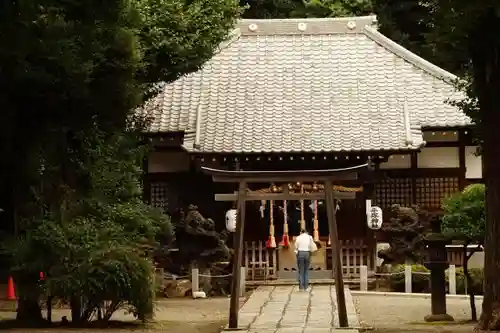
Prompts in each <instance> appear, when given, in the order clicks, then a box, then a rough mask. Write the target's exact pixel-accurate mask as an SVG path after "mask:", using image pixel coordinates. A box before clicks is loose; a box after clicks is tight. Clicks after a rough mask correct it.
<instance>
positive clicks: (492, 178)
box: [468, 9, 500, 330]
mask: <svg viewBox="0 0 500 333" xmlns="http://www.w3.org/2000/svg"><path fill="white" fill-rule="evenodd" d="M499 25H500V19H499V18H498V17H497V15H496V13H495V12H494V10H492V9H489V10H488V9H487V10H485V14H484V15H483V17H481V18H480V20H478V24H477V25H476V26H474V27H475V31H471V33H470V36H469V40H470V44H469V45H468V46H469V52H470V54H471V60H472V67H473V88H474V90H475V92H476V93H477V95H478V99H479V106H480V112H479V119H478V125H479V129H480V135H481V136H482V139H483V147H482V148H483V172H484V174H483V178H484V180H485V184H486V226H485V238H484V251H485V253H484V300H483V312H482V314H481V318H480V322H479V328H481V329H493V330H498V329H500V270H499V268H498V267H500V135H498V125H499V124H500V94H499V91H500V59H499V55H500V39H499V38H498V36H497V35H498V33H497V32H496V30H497V29H496V27H498V26H499Z"/></svg>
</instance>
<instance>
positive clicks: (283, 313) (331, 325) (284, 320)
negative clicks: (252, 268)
mask: <svg viewBox="0 0 500 333" xmlns="http://www.w3.org/2000/svg"><path fill="white" fill-rule="evenodd" d="M345 294H346V303H347V315H348V320H349V327H352V328H350V329H345V328H344V329H340V328H339V320H338V313H337V299H336V293H335V287H334V286H328V285H327V286H320V285H315V286H312V287H311V288H310V289H309V290H308V291H299V289H298V287H297V286H276V287H272V286H261V287H259V288H257V289H256V290H255V291H254V292H253V293H252V295H251V296H250V298H249V299H248V301H247V302H246V303H245V304H244V305H243V306H242V307H241V309H240V313H239V327H240V330H239V332H242V331H243V332H247V333H257V332H258V333H330V332H336V333H343V332H350V333H354V332H357V330H356V328H359V326H360V325H359V319H358V316H357V314H356V310H355V308H354V302H353V299H352V296H351V293H350V291H349V289H345ZM242 329H243V330H242ZM245 330H246V331H245Z"/></svg>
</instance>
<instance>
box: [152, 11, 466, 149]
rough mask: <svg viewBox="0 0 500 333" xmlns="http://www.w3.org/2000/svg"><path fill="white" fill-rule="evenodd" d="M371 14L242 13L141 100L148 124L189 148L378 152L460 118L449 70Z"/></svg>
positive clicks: (415, 142) (413, 145)
mask: <svg viewBox="0 0 500 333" xmlns="http://www.w3.org/2000/svg"><path fill="white" fill-rule="evenodd" d="M373 20H374V17H361V18H348V19H290V20H243V21H242V22H240V25H239V29H238V31H237V33H236V34H235V36H234V37H233V39H232V40H231V41H229V42H228V43H227V45H225V46H224V47H223V48H222V50H221V51H220V53H218V54H217V55H216V56H215V57H214V58H213V59H212V60H210V61H209V62H208V63H207V64H206V65H205V66H204V68H203V69H202V70H200V71H198V72H196V73H192V74H190V75H187V76H185V77H183V78H181V79H179V80H177V81H176V82H174V83H172V84H169V85H166V86H165V87H164V89H163V92H162V93H161V94H160V95H158V96H157V97H156V98H155V99H153V100H152V101H150V102H149V103H148V104H146V105H145V107H144V109H143V112H146V113H147V114H149V115H152V116H153V123H152V125H151V131H162V132H165V131H186V133H187V135H186V140H185V147H186V148H187V149H188V150H190V151H203V152H285V151H286V152H295V151H297V152H299V151H309V152H315V151H361V150H363V151H366V150H369V151H379V150H405V149H417V148H418V147H420V146H421V145H422V143H423V141H422V140H423V139H422V133H421V127H426V126H427V127H429V126H431V127H432V126H463V125H466V124H468V123H469V120H468V118H467V117H465V116H464V115H463V114H462V113H461V112H460V111H458V110H457V109H456V108H454V107H451V106H449V105H447V104H446V103H445V100H446V99H448V98H453V97H454V96H456V97H459V96H460V95H457V93H456V92H455V90H454V88H453V85H452V84H451V81H452V80H453V79H454V77H453V75H451V74H449V73H447V72H445V71H444V70H442V69H440V68H438V67H436V66H434V65H432V64H430V63H428V62H426V61H425V60H423V59H421V58H419V57H418V56H416V55H414V54H412V53H411V52H409V51H407V50H405V49H404V48H402V47H401V46H399V45H397V44H396V43H394V42H392V41H390V40H389V39H387V38H386V37H384V36H383V35H381V34H380V33H379V32H377V31H376V30H375V29H374V28H371V27H370V26H367V25H369V24H371V22H372V21H373ZM351 22H354V23H355V26H354V27H353V25H352V23H351ZM301 23H305V24H306V26H305V30H304V31H301V30H300V29H299V24H301ZM252 24H254V25H255V26H256V27H257V29H256V30H255V31H252V28H255V26H252ZM302 27H303V26H302ZM405 105H406V110H407V111H405ZM405 112H407V117H405ZM198 115H199V116H200V119H199V120H200V122H199V124H198V123H197V116H198ZM197 125H199V133H198V143H199V146H198V147H197V148H196V149H195V147H194V143H195V140H196V138H197V134H196V132H197V131H196V128H197Z"/></svg>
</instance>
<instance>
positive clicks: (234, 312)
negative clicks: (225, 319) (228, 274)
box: [229, 181, 247, 329]
mask: <svg viewBox="0 0 500 333" xmlns="http://www.w3.org/2000/svg"><path fill="white" fill-rule="evenodd" d="M246 187H247V184H246V182H244V181H242V182H240V184H239V189H238V213H237V216H236V232H235V235H234V239H235V242H234V261H233V281H232V284H231V302H230V306H229V328H230V329H237V328H238V311H239V308H240V304H239V302H240V284H241V276H240V274H241V265H242V263H243V231H244V229H245V205H246V201H245V196H246Z"/></svg>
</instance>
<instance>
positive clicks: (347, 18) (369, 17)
mask: <svg viewBox="0 0 500 333" xmlns="http://www.w3.org/2000/svg"><path fill="white" fill-rule="evenodd" d="M376 19H377V16H376V15H364V16H342V17H297V18H273V19H242V20H240V22H241V23H250V22H299V21H300V22H306V23H307V22H330V21H331V22H338V21H364V20H372V21H373V20H376Z"/></svg>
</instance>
